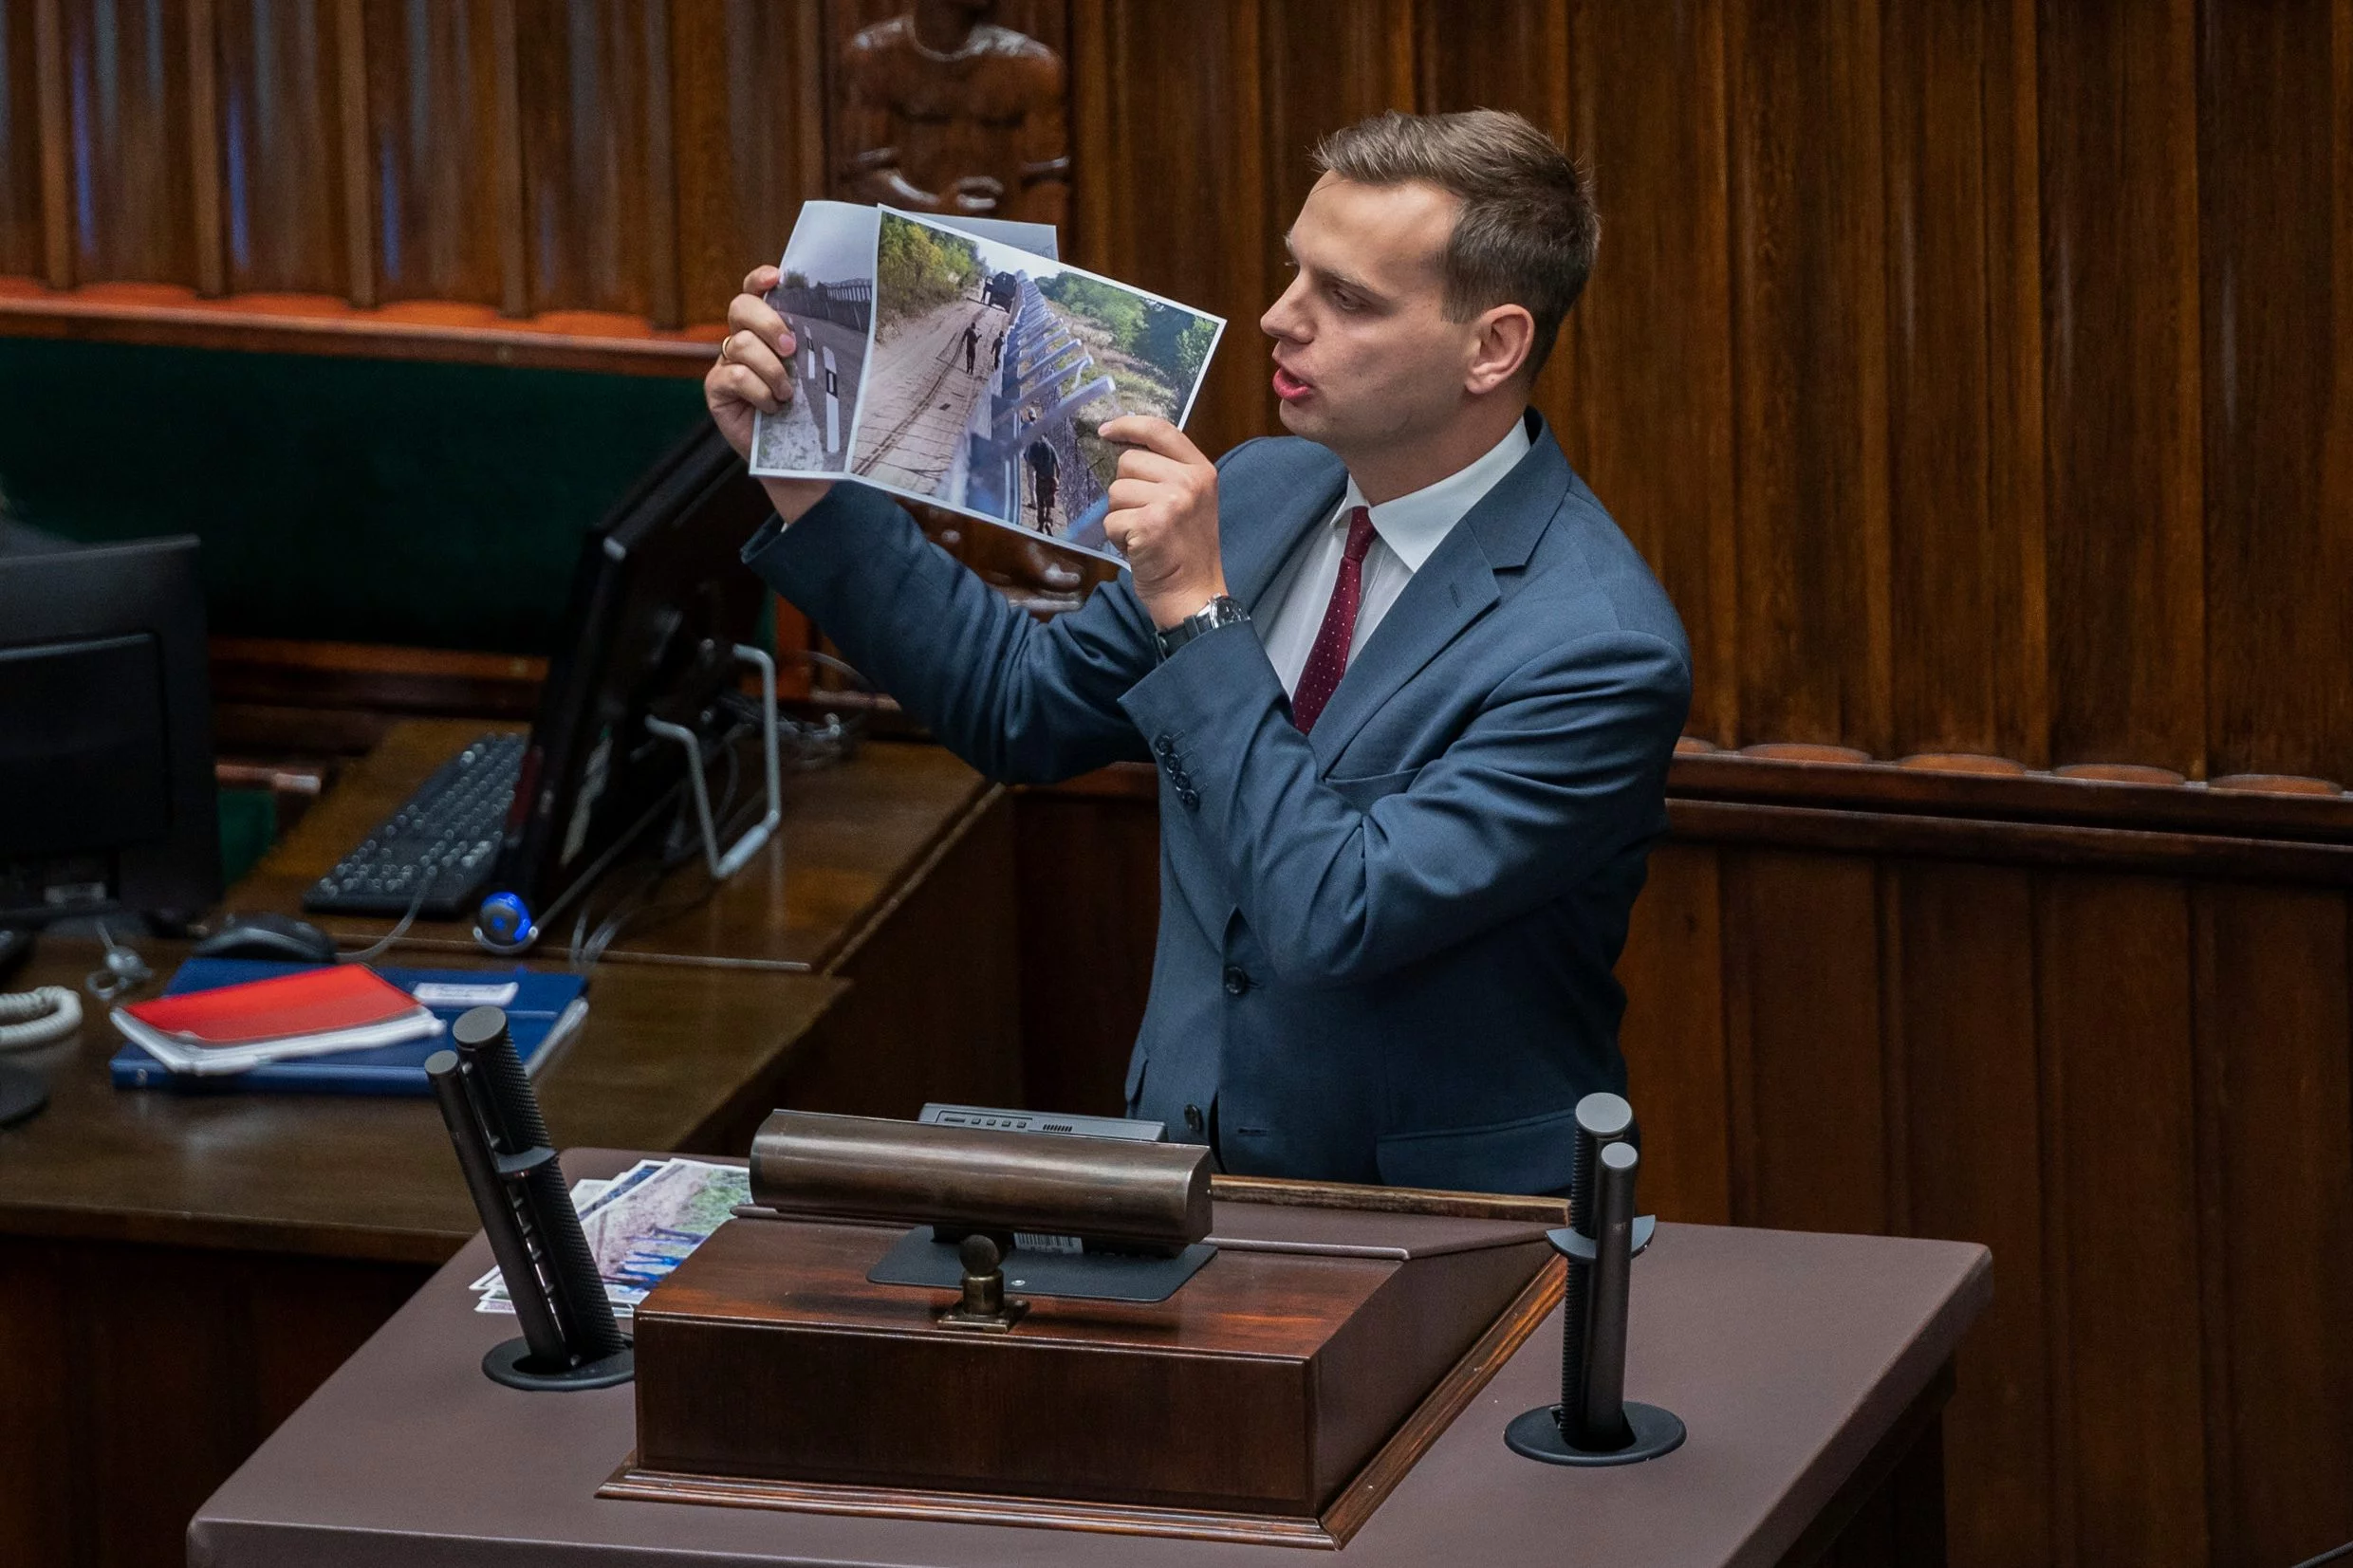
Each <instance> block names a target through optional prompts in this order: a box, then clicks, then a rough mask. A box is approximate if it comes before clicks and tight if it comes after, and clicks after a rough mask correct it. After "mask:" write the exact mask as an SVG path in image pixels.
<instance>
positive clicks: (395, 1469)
mask: <svg viewBox="0 0 2353 1568" xmlns="http://www.w3.org/2000/svg"><path fill="white" fill-rule="evenodd" d="M574 1157H575V1159H576V1163H578V1164H579V1166H580V1168H581V1169H582V1170H583V1171H595V1170H604V1169H618V1168H619V1167H620V1165H621V1163H624V1162H625V1161H626V1159H627V1158H628V1156H626V1155H623V1154H619V1153H613V1152H610V1151H602V1152H599V1151H581V1152H578V1154H577V1155H576V1156H574ZM488 1256H489V1254H488V1249H487V1248H486V1247H485V1246H484V1245H483V1244H482V1243H481V1242H480V1241H479V1240H476V1241H474V1242H472V1243H470V1244H468V1246H467V1248H466V1250H465V1251H464V1252H462V1253H460V1254H459V1255H458V1257H457V1259H456V1260H455V1261H454V1263H453V1264H451V1265H450V1266H449V1267H447V1268H445V1269H444V1270H443V1271H442V1272H441V1273H440V1274H439V1275H438V1276H437V1277H435V1280H434V1281H433V1282H431V1283H430V1284H429V1285H427V1286H426V1287H425V1288H424V1289H423V1290H421V1291H419V1292H418V1293H417V1297H416V1299H415V1300H414V1301H410V1302H409V1304H408V1305H407V1306H405V1307H403V1308H402V1309H401V1310H400V1312H399V1313H398V1316H396V1317H395V1318H394V1319H393V1320H392V1321H391V1322H389V1323H387V1324H386V1325H385V1327H384V1329H383V1332H382V1333H380V1334H379V1335H378V1336H377V1337H375V1338H373V1339H371V1340H370V1341H369V1342H368V1344H367V1345H366V1347H365V1348H364V1349H362V1350H361V1352H360V1353H359V1355H358V1356H354V1357H353V1358H352V1360H351V1362H350V1363H349V1364H348V1365H346V1366H345V1367H344V1368H343V1370H342V1371H340V1372H338V1373H337V1374H335V1375H334V1376H333V1377H332V1378H330V1379H329V1380H328V1381H327V1383H326V1385H325V1386H324V1388H322V1389H321V1390H320V1391H319V1393H318V1395H317V1396H316V1397H315V1398H313V1399H312V1400H311V1401H310V1402H309V1403H308V1404H306V1405H305V1406H304V1407H303V1409H302V1410H301V1411H298V1412H297V1413H296V1414H295V1415H294V1417H293V1418H292V1419H291V1420H289V1421H288V1422H287V1424H286V1426H285V1427H284V1428H282V1429H281V1430H279V1432H278V1433H277V1434H276V1435H275V1436H273V1437H272V1438H271V1439H270V1440H269V1442H268V1443H267V1444H265V1445H264V1446H263V1448H262V1449H261V1451H260V1452H259V1453H257V1454H255V1455H254V1456H253V1458H252V1460H251V1461H250V1462H249V1463H248V1464H247V1465H246V1466H245V1467H243V1468H242V1469H240V1470H239V1471H238V1472H237V1474H236V1475H235V1476H234V1477H233V1478H232V1479H231V1480H230V1482H229V1483H228V1485H224V1486H223V1487H222V1488H221V1489H220V1490H219V1491H218V1492H217V1493H215V1494H213V1497H212V1499H211V1500H210V1501H209V1502H207V1503H205V1504H204V1505H203V1507H202V1508H201V1509H200V1510H199V1511H198V1512H197V1514H196V1517H195V1522H194V1523H193V1524H192V1525H191V1526H190V1529H189V1546H190V1557H191V1560H193V1561H198V1562H203V1563H206V1564H208V1565H212V1568H325V1565H329V1564H332V1565H334V1568H377V1565H383V1568H391V1565H393V1564H408V1563H416V1562H427V1561H430V1562H433V1563H435V1564H439V1565H442V1568H554V1565H557V1564H564V1565H570V1568H579V1565H586V1564H596V1563H602V1562H627V1563H631V1564H639V1565H643V1568H655V1565H659V1568H688V1565H694V1564H711V1565H713V1568H716V1565H718V1564H722V1563H728V1564H742V1563H752V1562H776V1563H816V1562H826V1563H840V1562H860V1563H869V1564H878V1565H879V1564H901V1565H906V1568H917V1565H922V1568H946V1565H948V1564H956V1565H958V1568H982V1565H989V1564H1004V1565H1007V1568H1011V1565H1013V1564H1025V1565H1028V1568H1041V1565H1048V1564H1055V1563H1065V1562H1066V1563H1085V1564H1090V1565H1098V1564H1100V1565H1108V1568H1188V1565H1194V1564H1200V1565H1209V1564H1217V1565H1223V1568H1233V1565H1238V1564H1244V1563H1261V1564H1265V1565H1267V1568H1299V1565H1301V1564H1304V1563H1306V1562H1309V1561H1311V1560H1314V1559H1315V1558H1316V1554H1313V1553H1304V1554H1303V1553H1302V1552H1301V1551H1300V1549H1299V1548H1297V1547H1292V1546H1279V1545H1243V1544H1238V1543H1234V1542H1226V1541H1209V1540H1178V1539H1171V1538H1167V1537H1154V1536H1126V1535H1112V1534H1102V1533H1094V1532H1088V1531H1077V1530H1052V1529H1035V1528H1025V1527H1018V1526H1010V1525H1000V1524H978V1523H960V1522H941V1521H915V1520H905V1519H878V1518H859V1517H850V1516H844V1515H826V1514H803V1513H791V1514H784V1513H774V1512H769V1511H768V1510H765V1509H758V1508H731V1507H717V1506H708V1505H693V1504H683V1503H638V1502H619V1501H609V1500H602V1499H599V1498H598V1497H597V1496H596V1489H597V1487H598V1485H600V1484H601V1483H602V1482H603V1481H604V1479H605V1478H606V1477H607V1476H608V1475H610V1474H611V1473H612V1471H613V1469H614V1468H615V1467H617V1466H619V1465H620V1464H621V1461H622V1460H623V1458H624V1457H625V1456H626V1455H627V1454H628V1452H629V1451H630V1448H631V1447H632V1445H633V1443H634V1441H635V1437H634V1422H633V1417H632V1410H633V1402H634V1391H633V1390H631V1389H628V1388H616V1389H605V1390H600V1391H597V1392H595V1393H584V1394H564V1395H529V1396H518V1395H516V1394H514V1393H511V1392H510V1391H508V1390H505V1389H501V1388H498V1387H496V1386H495V1385H493V1384H491V1382H489V1381H488V1380H487V1379H486V1378H484V1377H483V1375H482V1374H481V1372H480V1370H479V1368H478V1365H477V1363H478V1362H479V1360H480V1357H481V1355H482V1353H483V1351H484V1350H486V1349H488V1348H489V1346H490V1345H491V1343H492V1342H493V1341H495V1340H496V1339H498V1338H501V1337H508V1336H510V1335H511V1334H512V1333H513V1326H512V1324H511V1323H499V1322H495V1321H492V1320H491V1319H484V1318H481V1317H478V1316H476V1315H474V1314H473V1313H472V1311H471V1310H470V1302H469V1300H468V1297H467V1294H466V1284H467V1282H468V1281H470V1280H471V1279H472V1278H473V1277H474V1275H475V1274H477V1273H479V1271H480V1270H481V1268H483V1267H487V1266H488ZM1210 1266H1211V1267H1212V1268H1214V1267H1216V1266H1217V1264H1214V1263H1213V1264H1211V1265H1210ZM470 1271H472V1272H470ZM1991 1294H1992V1289H1991V1269H1990V1267H1989V1264H1988V1260H1987V1254H1986V1252H1985V1249H1984V1248H1983V1247H1977V1246H1970V1245H1960V1244H1955V1243H1948V1242H1919V1241H1905V1240H1893V1239H1888V1238H1881V1237H1867V1236H1830V1235H1808V1234H1800V1233H1796V1232H1788V1231H1762V1230H1735V1229H1728V1228H1724V1227H1713V1226H1675V1225H1662V1226H1660V1227H1658V1241H1657V1243H1656V1245H1654V1246H1653V1247H1652V1249H1651V1250H1650V1252H1649V1253H1648V1254H1647V1255H1646V1256H1645V1257H1644V1258H1643V1259H1642V1261H1641V1262H1640V1263H1639V1264H1636V1265H1635V1270H1634V1333H1633V1336H1632V1338H1631V1340H1630V1343H1629V1356H1628V1364H1627V1387H1628V1392H1629V1393H1632V1394H1633V1395H1634V1396H1636V1397H1638V1398H1641V1399H1646V1400H1650V1401H1652V1402H1655V1403H1658V1404H1660V1405H1664V1406H1666V1407H1667V1408H1668V1409H1671V1410H1673V1411H1676V1412H1677V1414H1678V1415H1680V1416H1682V1417H1683V1419H1684V1420H1685V1421H1686V1422H1687V1423H1688V1425H1689V1427H1690V1430H1691V1437H1690V1440H1689V1441H1688V1442H1687V1443H1686V1444H1685V1445H1684V1446H1683V1447H1682V1448H1679V1449H1677V1451H1675V1452H1674V1453H1671V1454H1668V1455H1666V1456H1665V1457H1664V1458H1661V1459H1658V1460H1656V1461H1653V1462H1651V1463H1649V1464H1646V1465H1637V1466H1632V1467H1626V1468H1623V1469H1607V1470H1576V1469H1566V1468H1556V1467H1550V1466H1545V1465H1538V1464H1535V1463H1533V1462H1531V1461H1529V1460H1524V1459H1521V1458H1519V1457H1517V1456H1516V1455H1514V1454H1512V1453H1510V1451H1508V1450H1507V1449H1506V1448H1505V1447H1504V1442H1503V1430H1504V1427H1505V1425H1506V1424H1507V1423H1508V1422H1509V1421H1510V1419H1511V1417H1513V1416H1514V1415H1517V1414H1518V1413H1519V1412H1520V1411H1524V1410H1528V1409H1531V1408H1533V1407H1535V1406H1537V1405H1540V1404H1543V1403H1545V1402H1546V1401H1547V1400H1548V1399H1551V1398H1554V1397H1557V1396H1558V1393H1559V1390H1560V1330H1559V1327H1558V1323H1559V1315H1558V1314H1557V1313H1555V1314H1554V1315H1553V1318H1552V1319H1551V1320H1550V1322H1548V1323H1547V1324H1545V1325H1543V1326H1541V1327H1539V1328H1538V1329H1537V1330H1536V1332H1535V1333H1534V1335H1533V1336H1532V1337H1530V1338H1529V1340H1528V1341H1527V1343H1526V1344H1524V1345H1522V1346H1521V1347H1520V1349H1519V1350H1518V1352H1516V1353H1515V1354H1514V1355H1513V1356H1511V1357H1510V1360H1509V1361H1508V1362H1507V1363H1506V1364H1505V1365H1504V1366H1503V1368H1502V1369H1501V1370H1500V1371H1499V1372H1498V1373H1497V1374H1496V1375H1495V1377H1494V1380H1493V1381H1492V1382H1491V1383H1490V1384H1489V1385H1488V1386H1487V1387H1486V1389H1484V1390H1483V1391H1482V1392H1481V1393H1479V1394H1478V1395H1477V1396H1476V1397H1475V1398H1473V1401H1472V1402H1471V1404H1470V1405H1469V1406H1468V1407H1467V1408H1466V1409H1465V1410H1464V1411H1463V1412H1462V1414H1461V1415H1459V1416H1458V1417H1456V1418H1455V1419H1454V1422H1453V1423H1452V1424H1451V1426H1450V1427H1449V1428H1448V1429H1447V1430H1445V1431H1444V1432H1442V1433H1441V1434H1440V1435H1439V1436H1438V1438H1437V1439H1436V1442H1435V1443H1434V1444H1433V1445H1432V1447H1431V1448H1430V1449H1429V1450H1428V1452H1427V1453H1425V1454H1424V1455H1423V1457H1422V1458H1421V1460H1420V1461H1419V1463H1418V1464H1417V1466H1416V1467H1415V1468H1414V1469H1413V1470H1412V1471H1411V1472H1410V1473H1409V1474H1408V1475H1407V1476H1406V1477H1405V1478H1404V1480H1403V1481H1402V1482H1401V1483H1400V1484H1399V1486H1398V1488H1397V1489H1396V1491H1394V1492H1393V1493H1391V1494H1390V1496H1389V1498H1388V1499H1387V1501H1385V1502H1384V1503H1381V1504H1380V1507H1379V1508H1378V1509H1376V1510H1375V1511H1374V1512H1373V1514H1372V1516H1371V1518H1370V1519H1368V1520H1367V1521H1366V1522H1365V1524H1364V1527H1363V1529H1362V1531H1361V1532H1360V1533H1359V1534H1358V1535H1357V1536H1356V1537H1355V1538H1354V1540H1351V1541H1350V1542H1349V1544H1348V1546H1347V1548H1346V1549H1345V1551H1344V1553H1343V1559H1344V1560H1346V1561H1348V1562H1350V1563H1352V1564H1357V1565H1359V1568H1374V1565H1380V1564H1399V1565H1405V1564H1414V1565H1417V1568H1418V1565H1426V1564H1431V1563H1444V1562H1454V1563H1467V1564H1468V1563H1476V1564H1489V1563H1496V1564H1520V1563H1530V1564H1532V1563H1559V1562H1573V1563H1595V1564H1603V1563H1606V1564H1610V1565H1612V1568H1641V1565H1645V1564H1658V1565H1660V1568H1664V1565H1667V1564H1674V1565H1677V1568H1695V1565H1703V1564H1754V1565H1763V1564H1769V1563H1784V1564H1805V1563H1814V1562H1817V1561H1823V1560H1829V1561H1835V1562H1838V1563H1841V1564H1845V1565H1850V1568H1862V1565H1863V1564H1866V1563H1869V1564H1881V1563H1903V1564H1926V1563H1931V1562H1941V1561H1942V1560H1943V1556H1942V1544H1943V1517H1942V1494H1941V1490H1940V1487H1939V1482H1940V1477H1941V1453H1940V1449H1939V1448H1938V1443H1937V1426H1938V1411H1939V1410H1940V1409H1941V1406H1942V1404H1943V1402H1944V1399H1945V1397H1946V1396H1947V1395H1948V1394H1949V1393H1950V1391H1951V1388H1952V1378H1951V1373H1950V1364H1951V1357H1952V1355H1953V1351H1954V1347H1955V1344H1956V1343H1957V1341H1958V1340H1959V1338H1960V1336H1961V1333H1962V1331H1963V1330H1964V1329H1965V1328H1966V1327H1967V1326H1968V1324H1969V1322H1970V1320H1971V1319H1973V1317H1975V1316H1976V1314H1977V1313H1978V1312H1979V1311H1980V1310H1982V1308H1983V1307H1984V1305H1985V1302H1986V1301H1987V1299H1988V1298H1989V1296H1990V1295H1991ZM960 1392H962V1391H957V1390H942V1391H941V1395H942V1409H943V1410H954V1409H957V1408H958V1406H957V1403H956V1401H957V1397H958V1394H959V1393H960ZM1150 1413H1151V1412H1149V1411H1139V1412H1138V1417H1139V1419H1138V1421H1137V1422H1136V1424H1135V1426H1134V1428H1133V1430H1122V1431H1117V1432H1107V1433H1105V1434H1104V1441H1106V1442H1139V1443H1140V1442H1150V1441H1152V1435H1151V1423H1150V1419H1149V1416H1150ZM776 1418H777V1419H778V1420H780V1421H789V1420H791V1419H793V1418H794V1412H792V1411H777V1412H776ZM1825 1553H1828V1554H1830V1555H1829V1556H1828V1557H1827V1558H1825V1556H1824V1554H1825Z"/></svg>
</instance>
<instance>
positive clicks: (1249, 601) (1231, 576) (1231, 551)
mask: <svg viewBox="0 0 2353 1568" xmlns="http://www.w3.org/2000/svg"><path fill="white" fill-rule="evenodd" d="M1326 466H1327V465H1326V464H1318V465H1317V466H1316V470H1315V471H1314V472H1313V473H1312V474H1311V475H1309V476H1308V482H1306V483H1303V484H1301V485H1300V486H1299V487H1298V488H1297V489H1295V490H1293V491H1292V492H1291V502H1290V504H1289V505H1288V507H1283V509H1282V510H1280V511H1279V512H1278V513H1277V514H1276V516H1275V517H1273V518H1272V519H1270V520H1269V524H1268V526H1265V527H1261V528H1252V529H1249V530H1247V531H1246V532H1243V533H1242V535H1241V537H1240V538H1238V539H1237V538H1236V530H1235V529H1234V528H1233V527H1232V526H1230V520H1229V519H1227V518H1225V517H1222V516H1221V517H1220V518H1219V520H1218V527H1217V532H1218V538H1219V540H1220V542H1221V543H1222V544H1224V548H1225V557H1226V591H1227V592H1228V593H1230V594H1232V596H1233V597H1234V598H1235V599H1237V600H1240V601H1241V603H1242V607H1243V608H1244V609H1246V610H1248V611H1249V612H1250V613H1251V615H1252V616H1269V615H1272V614H1273V613H1274V610H1275V606H1274V605H1272V604H1262V603H1260V602H1259V600H1262V599H1264V598H1265V597H1266V594H1267V590H1268V588H1269V587H1271V586H1272V585H1273V582H1274V580H1275V578H1276V577H1277V576H1279V575H1281V573H1282V570H1283V563H1285V562H1287V561H1288V560H1290V558H1291V551H1292V550H1294V549H1296V548H1297V547H1298V545H1299V541H1300V539H1301V537H1302V536H1303V535H1305V534H1306V532H1307V530H1308V529H1310V528H1312V527H1314V526H1316V525H1318V524H1320V523H1322V522H1324V521H1325V519H1326V518H1328V517H1330V516H1331V515H1332V509H1333V508H1334V507H1338V506H1339V505H1340V498H1341V497H1342V496H1343V495H1344V494H1346V493H1347V490H1348V470H1345V469H1343V468H1342V467H1341V466H1340V462H1339V459H1337V458H1330V459H1329V460H1328V471H1325V469H1326Z"/></svg>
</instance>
